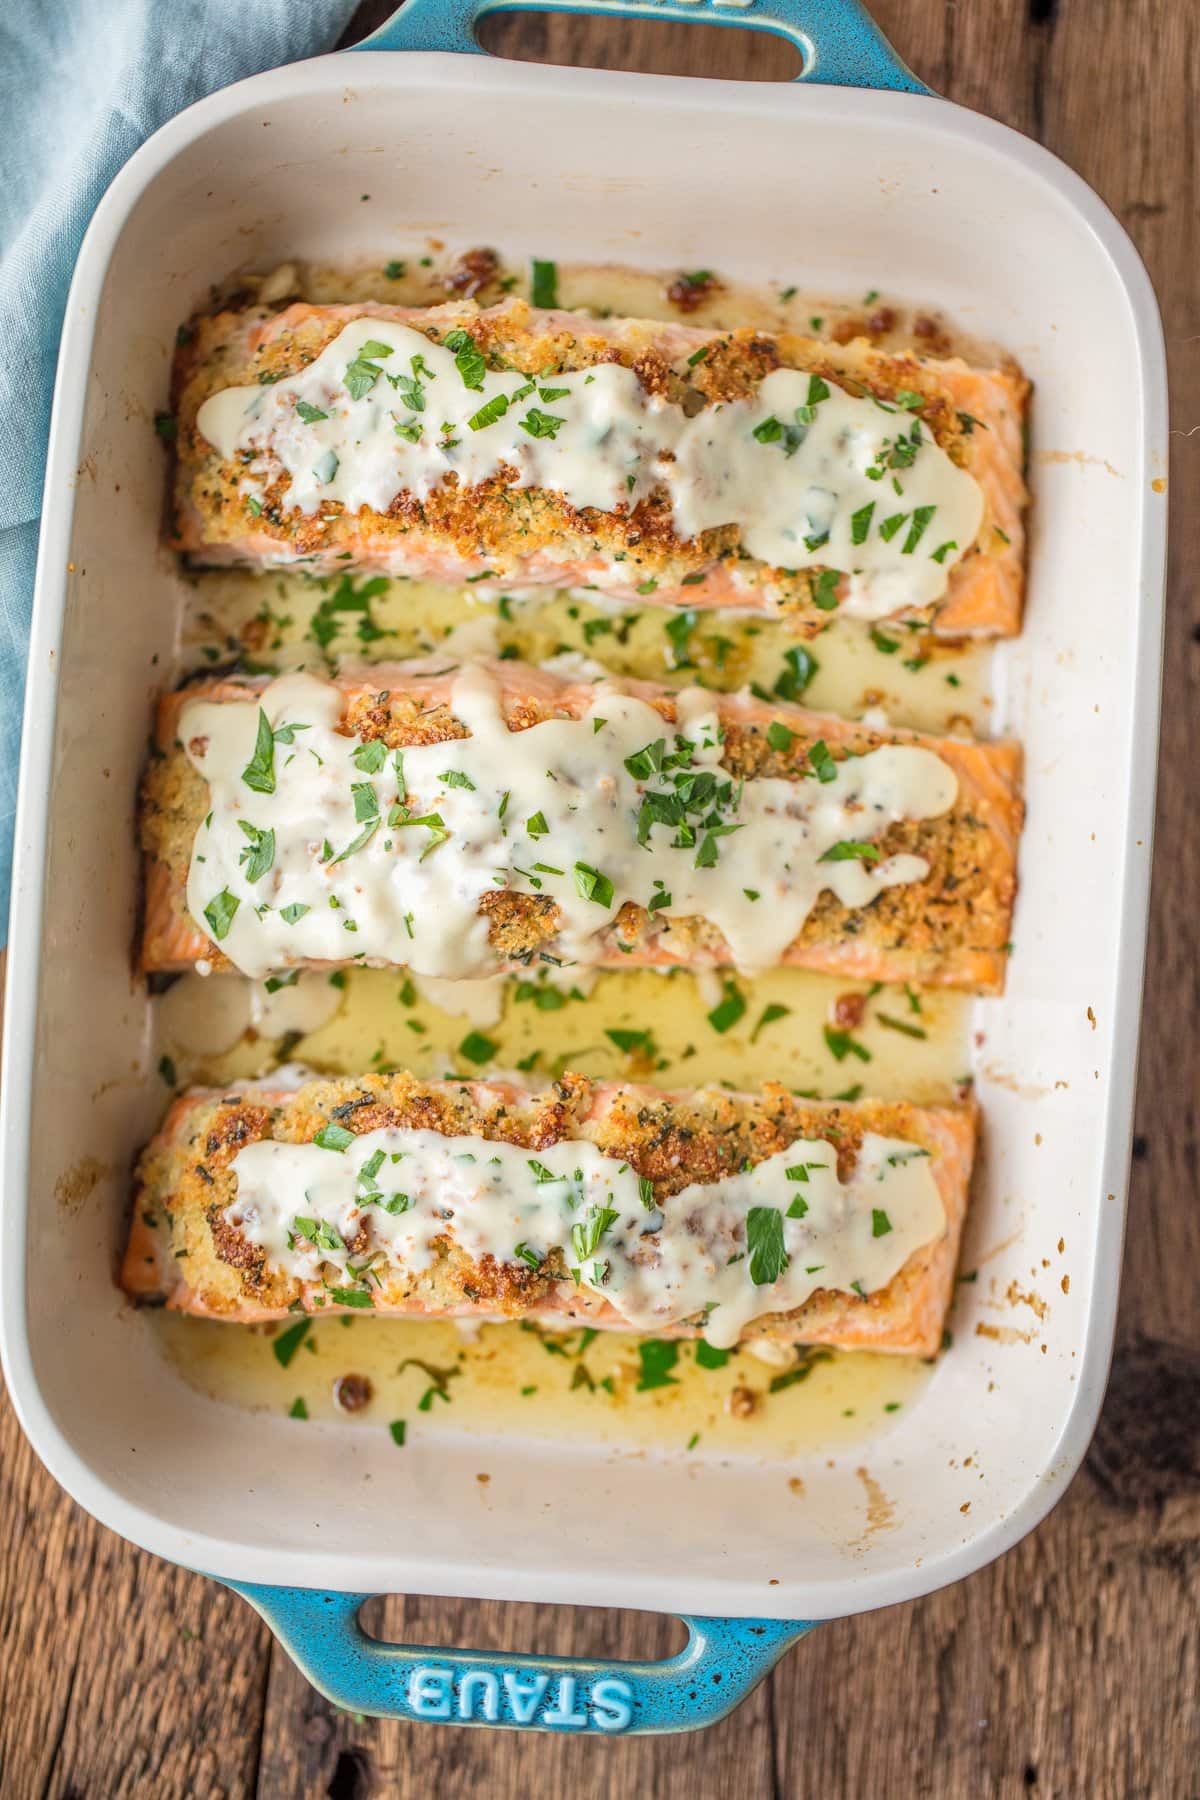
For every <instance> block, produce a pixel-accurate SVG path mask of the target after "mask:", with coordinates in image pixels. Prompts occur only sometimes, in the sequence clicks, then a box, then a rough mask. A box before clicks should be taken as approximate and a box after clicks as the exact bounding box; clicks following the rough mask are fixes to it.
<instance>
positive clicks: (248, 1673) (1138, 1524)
mask: <svg viewBox="0 0 1200 1800" xmlns="http://www.w3.org/2000/svg"><path fill="white" fill-rule="evenodd" d="M375 10H376V12H379V11H381V10H382V11H386V10H387V8H386V6H384V5H383V4H382V0H380V4H379V5H378V6H377V7H376V8H375ZM873 10H874V11H875V14H876V17H877V18H878V19H879V22H880V24H881V25H882V26H883V28H884V29H885V30H886V31H887V32H888V33H889V34H890V35H891V37H892V39H893V41H894V42H895V43H896V45H897V48H898V49H899V50H900V51H901V53H902V54H903V55H904V56H905V57H906V58H907V59H908V60H909V61H910V62H911V64H912V65H913V67H914V68H916V69H917V71H918V73H920V74H922V75H923V76H924V77H925V78H926V79H927V80H928V81H929V82H930V83H931V84H932V85H933V86H934V87H935V88H937V89H938V90H939V91H940V92H943V93H945V94H947V95H948V96H949V97H951V98H953V99H956V100H958V101H960V102H961V103H963V104H965V105H969V106H974V107H978V108H979V109H981V110H982V111H985V112H988V113H991V114H993V115H994V116H996V117H998V118H1002V119H1004V120H1005V121H1006V122H1008V123H1010V124H1013V125H1016V126H1017V127H1018V128H1020V129H1022V130H1026V131H1030V132H1032V133H1033V134H1034V135H1038V136H1041V137H1042V138H1043V139H1044V141H1045V142H1047V143H1048V144H1049V145H1050V146H1051V148H1053V149H1055V150H1056V151H1058V153H1059V154H1061V155H1062V156H1064V157H1065V158H1066V160H1067V161H1068V162H1070V163H1071V164H1072V165H1073V166H1074V167H1076V168H1077V169H1079V170H1080V172H1081V173H1082V174H1083V175H1084V176H1085V177H1086V179H1088V180H1089V181H1091V182H1092V183H1093V184H1094V185H1095V186H1097V187H1098V188H1099V190H1100V191H1101V193H1102V194H1104V195H1105V197H1106V198H1107V199H1108V200H1109V202H1110V204H1111V205H1112V206H1113V207H1114V209H1115V210H1116V211H1117V213H1118V214H1119V216H1120V217H1121V218H1122V219H1123V221H1124V222H1125V224H1126V225H1127V227H1128V228H1129V229H1130V231H1131V232H1132V233H1133V235H1134V237H1135V240H1136V241H1137V242H1138V244H1139V247H1140V248H1141V249H1142V252H1143V254H1144V255H1145V256H1146V257H1147V259H1148V262H1149V264H1150V268H1151V272H1152V274H1153V275H1154V277H1155V281H1156V284H1157V286H1158V291H1159V294H1160V298H1161V300H1162V303H1163V310H1164V316H1165V321H1166V328H1167V336H1168V344H1169V351H1170V357H1171V367H1172V383H1173V395H1174V405H1175V420H1174V423H1175V425H1176V427H1177V430H1178V432H1179V435H1177V436H1176V437H1174V438H1173V440H1172V442H1173V446H1174V452H1175V464H1174V468H1173V472H1172V488H1173V490H1174V493H1175V496H1176V505H1175V508H1174V514H1173V566H1174V571H1175V573H1174V579H1173V585H1172V593H1171V602H1170V609H1169V614H1168V649H1167V666H1166V685H1165V694H1164V698H1165V712H1164V738H1163V748H1164V754H1165V757H1166V759H1167V762H1166V767H1167V768H1168V770H1169V771H1171V772H1172V773H1171V774H1169V775H1168V778H1167V779H1166V780H1164V783H1163V787H1162V792H1161V795H1160V804H1159V818H1158V837H1157V849H1156V861H1155V868H1156V883H1155V899H1154V915H1153V926H1152V932H1151V955H1150V971H1149V978H1148V984H1147V999H1146V1020H1147V1029H1146V1031H1145V1034H1144V1038H1143V1057H1142V1079H1141V1090H1140V1096H1139V1105H1138V1130H1139V1139H1138V1142H1137V1145H1136V1146H1135V1162H1134V1179H1133V1192H1132V1200H1131V1213H1130V1234H1129V1249H1128V1257H1127V1267H1126V1278H1125V1289H1124V1297H1123V1304H1122V1313H1121V1335H1120V1348H1119V1351H1118V1357H1117V1362H1116V1366H1115V1371H1114V1380H1113V1386H1112V1389H1111V1392H1110V1396H1109V1400H1108V1403H1107V1405H1106V1408H1105V1413H1104V1418H1103V1420H1102V1424H1101V1430H1100V1433H1099V1435H1098V1437H1097V1441H1096V1444H1095V1446H1094V1447H1093V1450H1092V1453H1091V1455H1090V1456H1089V1459H1088V1463H1087V1467H1086V1469H1085V1472H1084V1473H1083V1474H1082V1475H1081V1477H1080V1478H1079V1480H1078V1481H1077V1482H1076V1484H1075V1486H1074V1488H1073V1489H1072V1491H1071V1492H1070V1494H1069V1495H1068V1496H1067V1497H1066V1499H1065V1500H1064V1501H1063V1503H1062V1505H1061V1506H1060V1507H1059V1508H1058V1510H1057V1511H1056V1512H1055V1513H1054V1514H1053V1515H1052V1516H1051V1518H1050V1519H1049V1520H1048V1521H1047V1522H1046V1523H1045V1525H1043V1526H1042V1528H1041V1529H1040V1530H1039V1531H1038V1532H1037V1533H1035V1534H1034V1536H1033V1537H1032V1538H1030V1539H1029V1540H1027V1541H1026V1542H1025V1543H1024V1544H1023V1545H1021V1546H1020V1547H1019V1548H1018V1549H1017V1550H1016V1551H1014V1552H1013V1553H1012V1554H1011V1555H1009V1556H1008V1557H1007V1558H1005V1559H1004V1561H1003V1562H1001V1563H1000V1564H998V1565H996V1566H995V1567H994V1568H992V1569H989V1570H984V1571H981V1573H980V1574H979V1575H977V1576H975V1577H974V1578H973V1579H972V1580H970V1581H968V1582H965V1583H963V1584H961V1585H960V1586H958V1587H957V1588H954V1589H952V1590H950V1591H948V1592H946V1593H944V1594H939V1595H934V1596H932V1597H931V1598H929V1599H928V1600H925V1601H921V1602H917V1603H915V1604H914V1605H912V1606H908V1607H901V1608H894V1609H892V1610H890V1611H888V1612H886V1613H881V1614H877V1615H874V1616H872V1617H868V1618H863V1619H858V1620H855V1621H852V1622H844V1623H840V1624H835V1625H830V1626H827V1627H824V1628H823V1629H822V1630H821V1631H820V1632H819V1633H818V1634H817V1635H816V1636H815V1637H814V1638H813V1639H811V1640H810V1641H809V1642H808V1643H807V1644H804V1645H801V1646H800V1647H799V1649H798V1650H797V1651H795V1652H794V1653H793V1654H792V1655H791V1656H790V1657H788V1658H787V1659H786V1660H785V1662H784V1663H783V1664H782V1665H781V1666H780V1668H779V1670H778V1671H777V1672H776V1674H775V1676H774V1677H773V1678H772V1681H771V1682H770V1683H768V1684H766V1685H765V1686H764V1688H763V1689H761V1690H760V1691H759V1693H758V1694H757V1695H756V1696H755V1697H754V1699H753V1700H752V1701H751V1702H750V1703H749V1704H748V1705H747V1706H745V1707H743V1708H742V1709H741V1711H740V1712H739V1713H737V1714H736V1715H735V1716H734V1717H733V1718H732V1719H730V1720H729V1721H727V1722H726V1723H725V1724H724V1725H722V1726H719V1727H717V1728H715V1729H714V1730H713V1731H710V1732H707V1733H704V1734H702V1735H700V1736H697V1737H693V1738H672V1739H660V1740H648V1741H644V1742H640V1743H639V1742H632V1741H630V1742H624V1743H622V1742H620V1741H617V1742H613V1743H604V1744H596V1743H591V1742H580V1741H569V1740H555V1739H545V1738H537V1739H530V1738H518V1737H513V1736H510V1735H506V1734H487V1733H473V1734H472V1733H462V1732H454V1731H449V1730H439V1729H437V1728H420V1727H406V1726H399V1725H395V1724H388V1723H382V1722H376V1721H367V1722H362V1723H360V1722H358V1721H356V1720H354V1719H352V1718H349V1717H347V1716H345V1715H336V1714H334V1713H333V1711H332V1709H331V1708H330V1707H329V1706H328V1705H327V1704H326V1703H325V1702H324V1701H322V1700H321V1699H320V1697H319V1696H317V1695H316V1694H314V1693H313V1692H312V1690H311V1689H309V1688H308V1686H307V1684H306V1683H305V1682H304V1681H303V1680H302V1678H301V1677H300V1676H299V1675H298V1674H297V1673H296V1672H295V1671H294V1670H293V1669H292V1668H291V1666H290V1664H289V1663H288V1662H287V1660H286V1658H284V1657H283V1656H282V1655H281V1654H279V1653H278V1652H276V1653H275V1654H274V1655H273V1656H270V1655H269V1651H268V1640H267V1636H266V1633H265V1632H264V1630H263V1628H262V1627H261V1626H260V1625H259V1623H258V1621H257V1620H256V1619H255V1617H254V1615H253V1614H252V1613H251V1612H250V1611H249V1609H248V1608H246V1607H244V1606H243V1605H242V1604H241V1603H240V1602H236V1601H234V1600H232V1599H231V1598H230V1597H228V1596H226V1595H225V1594H224V1593H223V1592H222V1591H221V1590H218V1589H216V1588H214V1587H213V1586H212V1585H211V1584H208V1583H204V1582H202V1581H200V1580H199V1579H198V1578H196V1577H192V1576H187V1575H184V1574H182V1573H180V1572H178V1571H172V1570H170V1569H167V1568H165V1567H164V1566H163V1565H161V1564H159V1563H157V1562H155V1561H154V1560H153V1559H151V1558H148V1557H145V1556H142V1555H140V1554H139V1553H138V1552H135V1551H133V1550H131V1549H130V1548H129V1547H128V1546H126V1545H123V1544H121V1543H119V1542H118V1541H117V1540H116V1539H114V1538H112V1537H111V1536H110V1535H109V1534H107V1533H104V1532H102V1531H101V1530H100V1529H99V1528H98V1527H97V1526H95V1525H94V1524H92V1523H91V1522H90V1521H89V1520H87V1519H86V1518H85V1517H84V1516H83V1515H82V1514H81V1513H80V1512H79V1511H78V1509H76V1508H75V1507H74V1506H73V1505H72V1503H71V1502H69V1501H68V1500H66V1499H65V1497H64V1496H62V1495H61V1494H59V1493H58V1491H57V1490H56V1489H55V1488H54V1486H53V1484H52V1483H51V1482H50V1480H49V1478H48V1477H47V1476H46V1475H45V1474H44V1472H43V1471H42V1470H41V1469H40V1467H39V1466H38V1465H37V1463H36V1461H35V1459H34V1458H33V1456H32V1453H31V1452H30V1450H29V1449H28V1447H27V1446H26V1445H25V1443H24V1441H23V1440H22V1439H21V1437H20V1434H19V1431H18V1428H17V1426H16V1424H15V1421H14V1420H13V1418H12V1415H11V1412H10V1411H9V1410H8V1409H7V1407H4V1408H3V1410H2V1411H0V1524H2V1529H0V1607H2V1616H0V1652H2V1656H0V1685H2V1687H3V1691H4V1700H5V1703H4V1705H3V1706H0V1791H3V1792H4V1793H5V1794H6V1795H8V1794H12V1795H14V1796H16V1797H17V1800H23V1797H24V1796H25V1795H26V1794H29V1795H33V1794H42V1793H48V1794H54V1795H67V1794H75V1795H89V1796H90V1795H93V1794H94V1795H97V1796H104V1797H105V1800H107V1796H109V1795H119V1794H126V1793H128V1794H143V1793H154V1794H155V1796H156V1800H157V1797H158V1796H162V1797H164V1800H165V1797H169V1796H173V1795H187V1796H189V1797H190V1796H192V1795H208V1794H230V1795H241V1794H245V1793H249V1792H253V1791H257V1792H258V1793H259V1794H260V1795H262V1796H264V1797H266V1800H290V1796H293V1795H294V1796H303V1797H304V1800H307V1797H308V1796H313V1797H314V1800H317V1797H321V1800H323V1797H324V1796H326V1795H329V1796H331V1797H332V1800H366V1797H367V1796H368V1795H371V1794H382V1793H385V1792H386V1793H389V1794H391V1793H395V1794H396V1795H398V1796H407V1795H420V1796H422V1800H424V1797H425V1796H428V1795H431V1794H435V1795H437V1796H438V1800H442V1797H443V1796H445V1797H446V1800H453V1797H454V1796H457V1795H459V1794H467V1793H475V1792H482V1793H485V1794H486V1795H487V1796H488V1800H503V1797H504V1796H508V1795H514V1796H515V1795H518V1794H520V1795H526V1794H533V1795H538V1796H540V1795H542V1794H547V1795H548V1794H559V1793H562V1792H565V1791H567V1790H568V1789H570V1790H573V1791H582V1792H584V1793H587V1794H589V1795H591V1794H596V1795H602V1794H609V1793H612V1794H614V1795H615V1794H616V1793H617V1792H618V1791H621V1792H625V1793H627V1792H629V1791H631V1790H632V1791H634V1792H637V1793H638V1794H644V1795H646V1796H648V1797H654V1800H657V1797H658V1796H663V1797H664V1800H665V1797H673V1796H676V1795H679V1796H683V1795H685V1794H686V1795H688V1796H689V1797H691V1796H696V1795H701V1796H704V1800H710V1797H711V1800H721V1797H723V1796H725V1795H731V1796H732V1795H736V1796H738V1800H743V1797H747V1800H756V1797H757V1796H775V1795H778V1796H783V1795H787V1796H788V1797H789V1800H792V1797H797V1800H800V1797H803V1796H808V1795H814V1796H815V1795H817V1794H820V1795H821V1796H822V1797H825V1796H829V1795H838V1794H849V1793H851V1792H853V1793H862V1792H866V1793H885V1794H897V1795H906V1794H918V1793H919V1794H922V1795H926V1794H928V1795H935V1796H939V1797H940V1796H944V1797H946V1800H958V1797H959V1796H961V1795H964V1794H988V1795H992V1794H995V1795H998V1796H1009V1795H1018V1794H1028V1793H1031V1792H1032V1793H1046V1794H1052V1795H1063V1796H1075V1795H1080V1796H1082V1795H1092V1794H1096V1795H1105V1796H1107V1795H1110V1794H1111V1795H1118V1794H1119V1795H1121V1796H1122V1797H1123V1800H1124V1797H1125V1796H1128V1797H1130V1800H1138V1797H1140V1796H1146V1797H1151V1796H1153V1797H1157V1796H1172V1797H1173V1796H1175V1795H1179V1794H1187V1793H1191V1792H1193V1791H1195V1790H1196V1778H1195V1770H1196V1767H1197V1763H1198V1758H1200V1711H1198V1709H1197V1707H1196V1704H1195V1695H1196V1692H1197V1685H1198V1683H1197V1677H1198V1674H1200V1670H1198V1668H1197V1660H1198V1653H1197V1641H1198V1632H1197V1626H1198V1624H1200V1620H1198V1618H1197V1610H1198V1593H1200V1583H1198V1581H1197V1564H1198V1560H1200V1438H1198V1423H1197V1409H1196V1406H1195V1399H1194V1396H1195V1393H1196V1389H1197V1378H1198V1377H1200V1305H1198V1302H1197V1297H1196V1283H1195V1276H1194V1271H1195V1268H1196V1266H1197V1253H1198V1251H1200V1242H1198V1237H1200V1207H1198V1206H1197V1205H1196V1201H1197V1197H1198V1195H1200V1170H1198V1162H1200V1149H1198V1145H1200V1127H1198V1121H1197V1108H1198V1103H1200V1030H1198V1028H1197V1023H1196V1021H1197V1019H1198V1018H1200V925H1198V923H1197V909H1196V902H1195V896H1196V894H1197V892H1198V891H1200V834H1198V833H1197V830H1196V825H1195V818H1194V808H1193V807H1192V806H1191V804H1190V801H1191V792H1190V783H1189V781H1187V780H1184V779H1182V778H1181V776H1182V772H1183V771H1184V770H1186V769H1187V768H1188V767H1189V766H1191V765H1192V764H1193V763H1194V741H1195V720H1196V719H1197V718H1198V717H1200V622H1198V618H1197V614H1196V612H1195V601H1194V599H1193V598H1192V593H1193V590H1194V583H1191V582H1190V581H1189V577H1190V572H1191V571H1192V570H1194V569H1195V568H1196V567H1197V565H1198V563H1200V505H1197V504H1196V496H1197V494H1198V493H1200V308H1198V305H1197V301H1196V298H1195V270H1196V269H1197V267H1200V175H1198V169H1200V150H1198V145H1197V128H1198V120H1200V106H1198V104H1197V98H1198V96H1200V29H1198V21H1197V19H1196V17H1195V13H1194V9H1191V8H1189V7H1186V6H1180V5H1178V4H1177V3H1176V0H1129V3H1128V4H1126V3H1125V0H1121V3H1120V4H1118V0H1095V3H1094V4H1092V5H1091V6H1081V5H1079V4H1078V3H1077V0H1057V3H1056V0H949V4H945V3H944V0H876V3H875V5H874V9H873ZM492 29H493V31H494V33H495V41H497V42H500V41H502V42H503V45H504V47H505V48H506V49H507V51H508V52H509V53H510V54H518V55H522V56H525V57H528V58H533V59H541V58H545V59H547V60H556V61H579V62H590V63H592V64H594V65H599V66H610V67H628V66H635V67H642V68H646V69H653V70H658V71H662V72H675V73H686V74H691V73H722V74H725V75H741V76H743V77H745V76H747V75H749V74H751V73H756V74H759V75H762V74H763V73H764V72H765V73H769V74H783V73H786V71H787V68H788V61H787V58H788V55H789V52H788V51H787V49H786V47H785V46H780V45H778V44H774V43H772V42H771V40H769V39H761V38H760V39H754V38H751V37H750V36H749V35H748V34H742V33H733V32H722V33H721V34H719V35H718V34H716V33H712V32H710V33H707V34H705V33H704V32H703V31H702V29H701V28H689V27H678V28H675V27H666V26H662V25H658V26H652V25H642V24H630V23H625V22H618V21H615V20H603V21H595V22H590V21H579V20H563V19H549V20H546V19H543V18H541V17H538V16H530V17H527V18H524V19H522V18H519V17H508V18H505V19H503V20H500V21H498V22H497V23H496V25H495V26H494V27H493V28H492ZM1193 428H1195V434H1194V435H1193V436H1190V437H1189V436H1187V435H1185V434H1186V433H1188V432H1190V431H1192V430H1193ZM1186 497H1190V504H1189V500H1188V498H1186ZM1185 571H1186V574H1185ZM386 1628H387V1630H388V1631H389V1632H394V1633H395V1635H397V1636H403V1637H408V1638H410V1639H417V1638H425V1639H426V1640H427V1641H432V1642H437V1641H439V1640H440V1641H443V1642H447V1643H451V1642H465V1641H470V1642H473V1643H478V1644H482V1645H484V1646H489V1647H491V1646H495V1647H500V1646H505V1647H508V1648H533V1647H538V1648H542V1647H545V1648H551V1649H558V1650H562V1651H574V1652H576V1653H581V1654H583V1653H588V1652H593V1653H605V1654H615V1655H626V1656H628V1655H637V1654H645V1653H654V1654H662V1653H664V1652H665V1651H666V1650H668V1649H669V1647H670V1638H669V1632H670V1629H671V1628H670V1627H669V1626H668V1625H666V1624H664V1623H663V1622H660V1621H646V1620H639V1619H637V1618H632V1617H630V1616H628V1615H623V1616H614V1615H606V1614H598V1613H571V1612H568V1611H565V1610H563V1609H557V1608H539V1609H529V1610H526V1609H523V1608H504V1607H496V1606H478V1605H469V1604H467V1603H465V1602H435V1601H415V1600H409V1601H397V1602H393V1603H391V1604H390V1606H389V1609H388V1617H387V1627H386ZM188 1633H192V1634H194V1635H193V1636H188V1635H187V1634H188ZM647 1634H649V1635H647ZM268 1660H269V1667H270V1674H269V1686H268ZM264 1709H265V1732H264V1729H263V1728H264ZM260 1734H261V1735H262V1736H263V1742H262V1754H261V1764H260V1761H259V1740H260Z"/></svg>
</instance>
